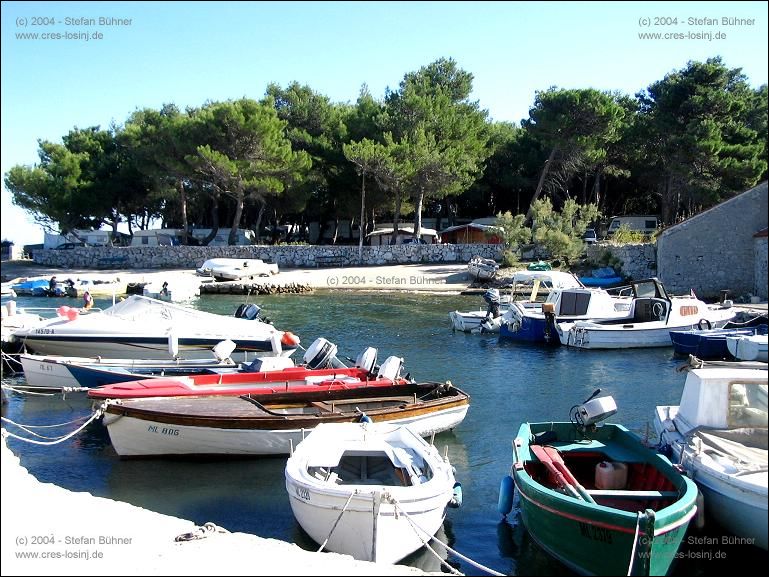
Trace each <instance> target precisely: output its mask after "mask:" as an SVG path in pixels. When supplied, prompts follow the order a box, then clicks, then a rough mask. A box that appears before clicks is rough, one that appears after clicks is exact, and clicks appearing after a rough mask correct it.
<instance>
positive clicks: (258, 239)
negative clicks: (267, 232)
mask: <svg viewBox="0 0 769 577" xmlns="http://www.w3.org/2000/svg"><path fill="white" fill-rule="evenodd" d="M266 209H267V203H266V202H264V201H263V200H260V201H259V211H258V212H257V213H256V244H262V218H263V217H264V211H265V210H266Z"/></svg>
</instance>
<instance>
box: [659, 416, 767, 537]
mask: <svg viewBox="0 0 769 577" xmlns="http://www.w3.org/2000/svg"><path fill="white" fill-rule="evenodd" d="M666 409H667V408H666V407H658V408H657V415H656V418H655V422H654V427H655V429H656V431H657V436H658V437H659V438H660V440H661V441H663V442H665V443H667V444H669V445H670V446H671V448H672V449H673V462H674V463H681V462H682V460H683V463H684V467H685V469H686V470H687V473H688V474H689V476H690V477H691V478H692V480H694V481H695V482H696V483H697V485H698V486H699V488H700V490H701V491H702V494H703V497H704V502H705V514H706V515H707V516H709V517H712V518H713V519H714V520H715V521H716V522H717V523H718V524H719V525H721V526H722V527H723V528H724V529H726V530H728V531H729V532H730V533H732V534H733V535H735V536H737V537H740V538H743V539H746V543H749V544H753V545H756V546H758V547H761V548H762V549H766V548H767V533H768V532H767V525H768V524H767V519H768V517H767V482H768V479H767V471H766V469H764V470H763V471H760V470H759V471H758V472H756V473H752V474H748V475H728V474H725V473H724V472H722V471H720V470H718V469H719V467H718V466H717V463H714V462H713V461H712V459H709V458H707V457H706V456H705V457H704V458H703V456H702V455H696V451H694V450H693V448H692V447H690V446H685V445H683V444H682V439H683V437H682V436H681V435H680V434H679V433H678V432H677V431H673V432H671V431H667V430H664V428H663V425H662V422H663V421H664V419H665V417H664V414H665V413H666V412H668V411H669V410H672V411H673V412H672V413H671V414H675V409H677V407H671V408H670V409H668V410H666Z"/></svg>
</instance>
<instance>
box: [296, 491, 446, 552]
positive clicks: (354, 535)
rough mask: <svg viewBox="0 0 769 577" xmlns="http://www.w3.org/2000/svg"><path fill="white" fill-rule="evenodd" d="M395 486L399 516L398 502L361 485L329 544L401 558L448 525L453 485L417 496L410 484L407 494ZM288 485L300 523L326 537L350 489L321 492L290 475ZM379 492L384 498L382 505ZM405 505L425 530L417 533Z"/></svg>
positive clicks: (316, 538) (342, 549)
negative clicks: (447, 508) (446, 488)
mask: <svg viewBox="0 0 769 577" xmlns="http://www.w3.org/2000/svg"><path fill="white" fill-rule="evenodd" d="M393 489H394V488H392V487H387V490H388V491H389V492H390V493H391V495H392V496H393V497H395V498H396V499H399V512H400V514H399V515H398V516H397V517H396V514H395V505H393V504H391V503H388V502H381V501H382V494H381V493H382V492H379V493H377V491H376V490H368V491H366V489H365V488H363V489H359V491H358V492H357V494H356V495H355V496H354V497H353V498H352V500H351V501H350V503H349V504H348V505H347V508H346V509H345V513H344V515H343V518H344V522H343V523H339V524H338V525H337V526H336V529H334V531H333V533H332V534H331V538H330V539H329V540H328V543H327V544H326V548H327V549H328V550H329V551H334V552H336V553H342V554H344V555H351V556H352V557H354V558H355V559H357V560H359V561H375V562H377V563H397V562H398V561H400V560H401V559H403V558H404V557H406V556H408V555H410V554H411V553H413V552H414V551H416V550H417V549H419V548H420V547H422V542H423V540H424V541H427V540H428V539H429V538H430V537H432V536H433V535H435V533H436V532H437V531H438V529H440V527H441V526H442V525H443V520H444V518H445V516H446V513H445V512H446V503H447V502H448V501H449V500H450V499H451V496H452V493H451V486H449V487H448V491H447V492H446V493H442V494H438V495H435V496H433V497H431V498H422V499H419V500H416V501H415V500H414V497H413V496H412V495H410V494H409V489H411V488H410V487H404V488H403V489H406V490H405V491H402V493H403V495H402V496H401V495H399V494H398V492H397V491H395V490H393ZM395 489H398V488H395ZM286 491H287V492H288V495H289V500H290V503H291V509H292V511H293V512H294V517H296V520H297V522H298V523H299V525H301V526H302V528H303V529H304V530H305V531H306V532H307V534H308V535H309V536H310V537H312V539H313V540H314V541H315V542H317V543H323V542H324V541H325V540H326V537H327V536H328V534H329V532H331V529H332V527H333V526H334V522H335V521H336V520H337V518H338V517H339V514H340V512H341V511H342V509H343V508H344V506H345V503H346V502H347V498H348V497H349V492H345V491H341V490H340V491H338V492H336V493H335V494H332V493H330V492H329V491H322V492H320V491H318V490H315V489H314V488H312V487H308V486H306V485H301V484H298V483H295V482H293V481H291V480H286ZM298 495H304V496H305V497H304V498H301V497H299V496H298ZM399 497H400V498H399ZM375 498H376V499H377V500H378V501H379V503H378V504H377V505H375ZM401 499H402V500H401ZM377 509H378V513H377V514H375V513H374V511H375V510H377ZM404 511H405V513H406V514H407V515H408V516H409V517H410V518H411V520H412V521H414V523H415V524H416V525H417V526H418V527H420V528H421V529H423V530H424V531H423V532H422V531H420V532H419V533H418V532H417V530H416V529H414V528H413V527H412V526H411V524H410V523H409V522H408V521H407V520H406V517H405V516H404V515H403V512H404ZM375 541H376V546H374V542H375Z"/></svg>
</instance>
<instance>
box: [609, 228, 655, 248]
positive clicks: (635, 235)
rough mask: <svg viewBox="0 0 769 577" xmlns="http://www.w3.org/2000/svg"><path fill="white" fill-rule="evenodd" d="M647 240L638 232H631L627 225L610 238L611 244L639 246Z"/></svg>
mask: <svg viewBox="0 0 769 577" xmlns="http://www.w3.org/2000/svg"><path fill="white" fill-rule="evenodd" d="M648 240H649V238H648V237H647V236H646V235H645V234H644V233H643V232H641V231H640V230H632V229H631V228H630V226H629V225H628V224H623V225H620V227H619V228H618V229H617V230H616V231H615V232H614V234H613V235H612V236H611V240H610V242H611V244H641V243H643V242H648Z"/></svg>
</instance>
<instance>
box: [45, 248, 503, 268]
mask: <svg viewBox="0 0 769 577" xmlns="http://www.w3.org/2000/svg"><path fill="white" fill-rule="evenodd" d="M475 255H479V256H482V257H484V258H493V259H497V260H498V259H500V258H501V257H502V245H498V244H413V245H412V244H406V245H397V246H364V247H363V258H362V259H361V258H360V256H359V252H358V247H357V246H332V245H274V246H273V245H264V246H262V245H254V246H217V247H206V246H154V247H144V246H140V247H88V248H75V249H71V250H38V251H35V262H36V263H38V264H42V265H48V266H53V267H62V268H93V269H100V268H101V269H153V268H157V269H180V268H181V269H184V268H186V269H194V268H197V267H199V266H200V265H202V264H203V262H204V261H206V260H208V259H210V258H243V259H249V258H259V259H262V260H264V261H265V262H274V263H277V264H278V266H279V267H280V268H286V269H289V268H313V267H318V266H369V265H393V264H410V263H442V262H451V263H461V262H467V261H469V260H470V259H471V258H472V257H473V256H475Z"/></svg>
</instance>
